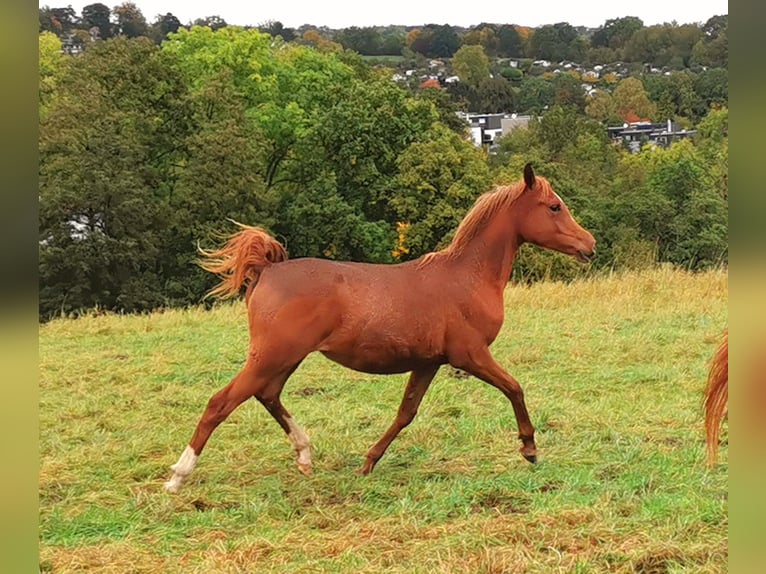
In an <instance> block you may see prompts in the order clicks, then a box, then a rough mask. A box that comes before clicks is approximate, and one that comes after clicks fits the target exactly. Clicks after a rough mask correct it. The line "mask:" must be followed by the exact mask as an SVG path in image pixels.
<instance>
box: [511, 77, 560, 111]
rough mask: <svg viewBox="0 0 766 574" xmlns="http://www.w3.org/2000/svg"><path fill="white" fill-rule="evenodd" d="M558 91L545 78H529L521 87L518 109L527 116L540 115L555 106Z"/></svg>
mask: <svg viewBox="0 0 766 574" xmlns="http://www.w3.org/2000/svg"><path fill="white" fill-rule="evenodd" d="M555 97H556V89H555V88H554V87H553V84H552V83H551V82H550V81H549V80H546V79H545V78H539V77H527V78H525V79H524V80H523V81H522V82H521V86H519V98H518V109H519V111H520V112H522V113H525V114H540V113H542V112H543V110H545V109H547V108H548V107H549V106H552V105H553V102H554V100H555Z"/></svg>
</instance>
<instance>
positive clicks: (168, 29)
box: [149, 12, 181, 44]
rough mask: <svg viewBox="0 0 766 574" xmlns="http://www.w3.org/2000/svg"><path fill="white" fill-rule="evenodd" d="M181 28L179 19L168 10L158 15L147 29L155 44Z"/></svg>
mask: <svg viewBox="0 0 766 574" xmlns="http://www.w3.org/2000/svg"><path fill="white" fill-rule="evenodd" d="M179 28H181V21H180V20H179V19H178V18H176V17H175V16H174V15H173V14H171V13H170V12H168V13H166V14H163V15H158V16H157V18H156V19H155V21H154V22H153V23H152V25H151V27H150V29H149V36H150V37H151V38H152V39H153V40H154V42H155V44H161V43H162V42H163V41H165V38H167V37H168V35H169V34H174V33H176V32H178V29H179Z"/></svg>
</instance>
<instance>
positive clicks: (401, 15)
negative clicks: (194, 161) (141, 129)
mask: <svg viewBox="0 0 766 574" xmlns="http://www.w3.org/2000/svg"><path fill="white" fill-rule="evenodd" d="M97 1H99V0H90V1H85V2H82V1H79V2H69V1H68V0H63V1H61V0H50V1H43V0H40V1H39V6H50V7H53V8H58V7H66V6H68V5H71V6H72V8H74V10H75V11H76V12H77V13H78V15H79V14H80V13H81V12H82V8H83V6H87V5H89V4H94V3H96V2H97ZM122 2H123V0H101V3H102V4H105V5H106V6H109V7H110V8H112V7H114V6H116V5H118V4H122ZM134 4H136V5H137V6H138V7H139V9H140V10H141V12H142V13H143V15H144V16H145V17H146V19H147V21H148V22H149V23H151V22H152V21H154V19H155V17H156V16H157V15H159V14H166V13H168V12H170V13H171V14H173V15H174V16H176V18H178V19H179V20H180V21H181V23H182V24H188V23H189V22H191V21H193V20H195V19H197V18H204V17H206V16H220V17H221V18H223V19H224V20H225V21H226V23H227V24H233V25H238V26H246V25H251V26H257V25H259V24H262V23H264V22H266V21H269V20H277V21H279V22H282V24H283V25H284V26H285V27H288V28H297V27H299V26H301V25H303V24H313V25H315V26H328V27H329V28H335V29H337V28H348V27H350V26H360V27H361V26H386V25H389V24H402V25H407V26H422V25H424V24H449V25H451V26H463V27H469V26H473V25H476V24H479V23H481V22H489V23H497V24H519V25H521V26H530V27H533V28H534V27H538V26H542V25H544V24H555V23H557V22H567V23H569V24H571V25H572V26H588V27H592V28H596V27H598V26H601V25H602V24H603V23H604V22H605V21H606V20H608V19H610V18H622V17H624V16H638V17H639V18H641V20H643V22H644V25H645V26H651V25H653V24H662V23H665V22H672V21H673V20H675V21H676V22H677V23H679V24H690V23H697V22H705V21H706V20H707V19H708V18H710V17H711V16H716V15H720V14H728V13H729V5H728V2H727V1H725V0H695V1H694V2H673V1H670V0H631V1H629V2H625V1H620V0H599V1H595V2H577V1H574V0H526V1H521V2H519V1H516V2H514V1H513V0H502V1H495V0H484V1H481V2H465V1H459V0H458V1H450V0H443V1H442V2H424V1H418V0H407V1H401V0H372V1H365V2H359V1H357V2H338V1H334V2H329V1H323V0H276V1H271V2H257V1H256V2H247V1H246V0H216V1H214V2H206V1H202V0H134Z"/></svg>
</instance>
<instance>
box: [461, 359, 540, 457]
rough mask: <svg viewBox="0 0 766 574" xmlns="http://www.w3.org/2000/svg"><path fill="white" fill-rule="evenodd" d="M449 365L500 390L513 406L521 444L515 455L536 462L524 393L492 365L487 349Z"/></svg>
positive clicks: (503, 370) (496, 364) (499, 368)
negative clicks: (519, 453) (518, 453)
mask: <svg viewBox="0 0 766 574" xmlns="http://www.w3.org/2000/svg"><path fill="white" fill-rule="evenodd" d="M450 364H452V366H453V367H457V368H458V369H462V370H464V371H466V372H468V373H470V374H471V375H473V376H474V377H476V378H479V379H481V380H482V381H484V382H486V383H489V384H490V385H492V386H493V387H496V388H498V389H500V391H501V392H502V393H503V394H504V395H505V396H506V397H508V400H510V401H511V405H513V412H514V414H515V415H516V425H517V426H518V429H519V438H520V439H521V442H522V446H521V448H520V449H519V451H520V452H521V454H522V455H523V456H524V458H526V459H527V460H528V461H529V462H532V463H535V462H537V446H536V445H535V429H534V427H533V426H532V423H531V421H530V420H529V413H528V412H527V406H526V405H525V404H524V391H523V390H522V388H521V385H520V384H519V382H518V381H517V380H516V379H514V378H513V377H512V376H511V375H509V374H508V373H507V372H506V371H505V369H503V367H501V366H500V365H499V364H498V363H497V361H495V359H494V358H493V357H492V355H491V354H490V352H489V348H488V347H482V348H479V349H474V350H472V351H470V352H468V353H461V356H460V357H459V358H456V359H455V362H452V361H450Z"/></svg>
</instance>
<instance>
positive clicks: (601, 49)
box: [39, 2, 728, 69]
mask: <svg viewBox="0 0 766 574" xmlns="http://www.w3.org/2000/svg"><path fill="white" fill-rule="evenodd" d="M193 25H199V26H207V27H209V28H211V29H212V30H217V29H220V28H223V27H225V26H227V23H226V21H225V20H223V19H222V18H221V17H219V16H206V17H204V18H197V19H196V20H194V21H193V22H189V23H187V24H186V25H184V24H182V23H181V22H180V21H179V20H178V18H176V17H175V16H174V15H173V14H171V13H167V14H160V15H157V16H156V17H155V20H154V21H153V22H152V23H151V24H150V23H149V22H148V21H147V20H146V17H145V16H144V14H143V13H142V12H141V10H140V9H139V8H138V7H137V6H136V5H135V4H134V3H132V2H123V3H122V4H120V5H118V6H115V7H114V8H112V9H110V8H109V7H107V6H106V5H105V4H101V3H94V4H89V5H87V6H85V7H84V8H83V10H82V12H81V14H79V15H78V14H77V12H76V11H75V10H74V9H73V8H72V7H71V6H67V7H65V8H51V7H49V6H44V7H41V8H40V9H39V29H40V32H44V31H49V32H52V33H54V34H56V35H58V36H59V37H60V38H61V39H62V40H64V41H65V48H66V49H69V50H80V49H82V48H84V46H86V45H87V44H88V43H89V42H90V41H92V39H93V38H100V39H102V40H106V39H108V38H111V37H114V36H119V35H124V36H127V37H129V38H133V37H137V36H146V37H149V38H151V39H152V40H154V41H155V42H156V43H161V42H162V41H163V40H164V39H165V38H166V37H167V36H168V34H171V33H174V32H176V31H178V30H179V29H180V28H183V27H186V28H189V27H190V26H193ZM248 27H249V26H246V28H248ZM255 27H256V28H257V29H259V30H260V31H262V32H266V33H268V34H270V35H271V36H280V37H281V38H282V39H283V40H284V41H285V42H290V41H294V40H295V41H297V42H302V43H309V44H317V43H320V44H324V45H333V44H335V45H338V46H342V47H343V48H345V49H349V50H352V51H355V52H357V53H359V54H361V55H363V56H386V55H389V56H390V55H393V56H399V55H402V54H408V55H410V56H414V55H421V56H425V57H430V58H451V57H452V56H454V55H455V53H456V52H457V51H458V50H459V49H460V47H462V46H466V45H479V46H481V47H482V48H483V49H484V51H485V52H486V53H487V55H488V56H490V57H491V58H531V59H545V60H554V61H559V60H575V61H578V62H583V63H600V64H610V63H613V62H618V61H624V62H635V63H638V64H640V65H643V64H646V63H650V64H652V65H654V66H658V67H661V66H671V67H673V68H674V69H683V68H689V67H692V66H695V65H698V66H706V67H712V68H721V67H727V65H728V35H727V31H728V15H717V16H713V17H711V18H709V19H708V20H707V21H706V22H704V23H690V24H678V23H676V22H671V23H666V24H661V25H655V26H644V23H643V21H642V20H641V19H640V18H637V17H635V16H626V17H623V18H614V19H610V20H606V22H605V23H604V24H603V25H601V26H599V27H598V28H596V29H586V28H583V27H575V26H572V25H571V24H569V23H567V22H559V23H556V24H549V25H544V26H540V27H538V28H528V27H525V26H519V25H516V24H513V23H501V24H497V23H481V24H478V25H476V26H473V27H471V28H463V27H460V26H450V25H448V24H442V25H437V24H426V25H423V26H370V27H357V26H352V27H350V28H344V29H340V30H331V29H329V28H326V27H321V28H316V27H314V26H311V25H309V24H305V25H303V26H301V27H300V28H298V29H297V30H296V29H292V28H285V27H284V26H283V25H282V23H281V22H278V21H267V22H264V23H261V24H259V25H258V26H255Z"/></svg>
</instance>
